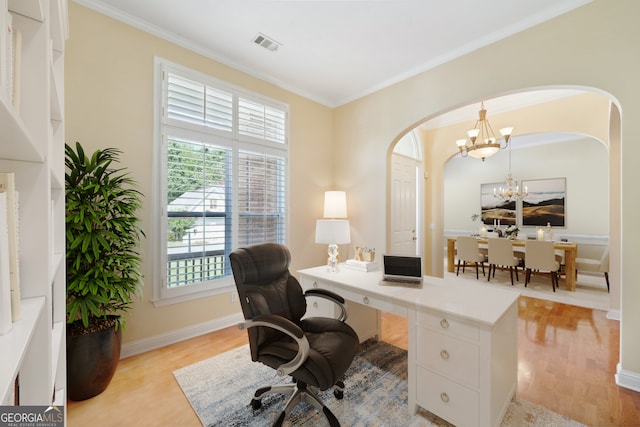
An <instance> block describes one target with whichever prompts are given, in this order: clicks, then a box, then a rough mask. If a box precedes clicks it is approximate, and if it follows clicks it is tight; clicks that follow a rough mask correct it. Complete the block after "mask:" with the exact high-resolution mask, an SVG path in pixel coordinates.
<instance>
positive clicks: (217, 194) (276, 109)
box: [154, 60, 288, 302]
mask: <svg viewBox="0 0 640 427" xmlns="http://www.w3.org/2000/svg"><path fill="white" fill-rule="evenodd" d="M156 84H157V86H158V89H157V90H158V92H157V93H158V94H159V95H160V96H158V99H159V101H158V102H157V109H156V111H157V123H158V137H157V159H158V161H157V169H156V171H157V172H156V177H157V178H158V179H156V185H157V188H156V190H157V191H156V194H158V195H159V197H158V200H159V205H158V206H157V212H158V215H157V216H158V219H157V235H158V236H159V245H160V249H159V252H160V253H159V254H158V256H157V257H156V258H157V261H158V264H159V268H156V269H154V271H156V272H158V273H159V274H160V275H161V277H160V280H155V281H154V282H155V283H156V288H155V290H154V292H155V295H154V299H155V300H156V302H162V301H173V300H175V301H180V300H184V299H187V298H193V297H194V296H199V295H202V294H203V293H204V294H211V293H216V292H221V291H226V290H228V287H229V286H231V285H232V283H233V281H232V279H231V270H230V266H229V253H230V252H231V251H232V250H233V249H234V248H237V247H241V246H247V245H252V244H256V243H262V242H277V243H283V244H284V243H285V240H286V225H287V218H286V208H285V207H286V194H287V187H288V183H287V181H288V179H287V170H288V167H287V163H288V144H287V134H288V107H287V106H286V105H284V104H281V103H278V102H275V101H273V100H269V99H266V98H264V97H261V96H259V95H256V94H252V93H248V92H246V91H243V90H241V89H239V88H236V87H233V86H231V85H228V84H226V83H224V82H220V81H218V80H215V79H213V78H211V77H208V76H203V75H201V74H198V73H195V72H193V71H191V70H188V69H186V68H184V67H180V66H177V65H175V64H171V63H168V62H166V61H163V60H158V61H157V72H156Z"/></svg>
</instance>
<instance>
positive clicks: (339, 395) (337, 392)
mask: <svg viewBox="0 0 640 427" xmlns="http://www.w3.org/2000/svg"><path fill="white" fill-rule="evenodd" d="M333 395H334V396H335V397H336V399H338V400H340V399H342V398H343V397H344V391H342V390H333Z"/></svg>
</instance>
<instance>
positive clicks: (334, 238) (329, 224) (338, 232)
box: [316, 219, 351, 245]
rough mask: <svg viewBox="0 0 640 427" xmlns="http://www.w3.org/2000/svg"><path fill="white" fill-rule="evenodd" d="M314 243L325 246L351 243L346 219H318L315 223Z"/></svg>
mask: <svg viewBox="0 0 640 427" xmlns="http://www.w3.org/2000/svg"><path fill="white" fill-rule="evenodd" d="M316 243H324V244H327V245H330V244H336V245H341V244H343V243H351V233H350V231H349V220H348V219H319V220H317V221H316Z"/></svg>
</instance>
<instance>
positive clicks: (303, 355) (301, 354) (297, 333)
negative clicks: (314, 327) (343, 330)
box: [238, 314, 309, 377]
mask: <svg viewBox="0 0 640 427" xmlns="http://www.w3.org/2000/svg"><path fill="white" fill-rule="evenodd" d="M256 326H264V327H267V328H272V329H276V330H278V331H280V332H282V333H284V334H286V335H289V336H290V337H291V338H293V340H294V341H295V342H296V344H298V353H297V354H296V355H295V357H294V358H293V359H291V360H290V361H289V362H287V363H285V364H282V365H280V366H279V367H278V369H277V370H276V371H277V372H278V375H279V376H281V377H283V376H285V375H289V374H290V373H291V372H293V371H295V370H296V369H298V368H299V367H300V366H301V365H302V364H303V363H304V362H305V360H307V357H308V355H309V341H308V340H307V337H306V336H305V334H304V332H303V331H302V329H300V327H299V326H298V325H296V324H295V323H293V322H292V321H291V320H289V319H287V318H286V317H282V316H278V315H276V314H265V315H261V316H256V317H254V318H253V319H250V320H245V321H244V322H242V323H240V324H238V328H239V329H241V330H244V329H248V328H253V327H256Z"/></svg>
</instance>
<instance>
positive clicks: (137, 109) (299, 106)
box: [65, 2, 333, 344]
mask: <svg viewBox="0 0 640 427" xmlns="http://www.w3.org/2000/svg"><path fill="white" fill-rule="evenodd" d="M69 15H70V16H69V21H70V38H69V40H68V42H67V45H66V57H65V71H66V73H65V79H66V88H65V98H66V107H65V124H66V140H67V142H70V143H73V142H74V141H80V142H81V143H82V144H83V145H84V146H85V148H86V149H87V151H93V150H94V149H96V148H104V147H117V148H119V149H121V150H122V151H123V154H122V163H123V165H124V166H127V167H129V168H130V169H131V172H132V175H133V177H134V178H135V179H136V180H137V181H138V182H139V184H140V189H141V191H142V193H143V194H144V195H145V200H144V207H143V211H142V218H143V227H144V229H145V232H146V234H147V239H146V240H145V242H144V246H143V250H142V255H143V258H144V264H143V273H144V276H145V283H144V289H143V298H142V300H141V301H140V302H139V303H137V304H136V305H135V306H134V309H133V310H132V312H131V313H130V315H129V316H128V322H127V329H126V330H125V335H124V341H125V344H126V343H129V342H132V341H139V340H144V339H150V338H153V337H155V336H159V335H163V334H168V333H171V332H173V331H175V330H180V329H183V328H189V327H193V326H194V325H199V324H202V323H206V322H210V321H211V320H212V319H216V318H220V317H224V316H227V315H230V314H233V313H238V312H239V309H240V308H239V305H238V304H237V303H231V299H230V296H229V294H224V295H219V296H214V297H209V298H204V299H200V300H195V301H191V302H185V303H180V304H174V305H170V306H164V307H155V306H154V305H153V303H152V301H151V300H152V296H153V290H152V281H153V280H154V275H153V263H152V259H151V256H150V254H151V248H152V247H153V246H152V245H154V244H157V242H156V241H155V236H154V233H153V229H152V218H153V216H152V212H153V210H152V207H153V203H154V200H153V197H152V189H153V183H152V168H153V164H152V159H153V143H154V140H153V136H154V132H153V85H154V82H153V72H154V70H153V64H154V56H159V57H162V58H165V59H168V60H170V61H174V62H176V63H180V64H182V65H185V66H187V67H191V68H193V69H196V70H198V71H201V72H204V73H207V74H209V75H212V76H214V77H216V78H219V79H222V80H225V81H227V82H229V83H231V84H234V85H237V86H241V87H243V88H246V89H249V90H252V91H255V92H257V93H260V94H262V95H266V96H269V97H272V98H275V99H277V100H279V101H282V102H285V103H288V104H289V106H290V117H291V129H290V135H289V136H290V172H291V175H292V177H294V178H293V179H291V187H290V201H291V203H290V204H289V212H288V213H289V216H290V230H289V242H290V246H291V249H292V252H293V269H294V270H295V269H299V268H303V267H310V266H313V265H317V264H319V263H321V262H323V259H324V253H325V251H326V248H324V247H323V246H322V245H316V244H315V243H314V236H313V231H314V230H315V219H316V218H319V217H320V216H321V215H322V203H323V197H324V190H328V189H332V184H333V173H332V166H331V162H330V153H331V144H332V120H333V112H332V111H331V110H330V109H328V108H326V107H323V106H321V105H319V104H317V103H314V102H312V101H309V100H307V99H305V98H302V97H299V96H296V95H293V94H291V93H290V92H287V91H284V90H282V89H279V88H277V87H275V86H273V85H270V84H266V83H264V82H263V81H260V80H258V79H255V78H252V77H249V76H247V75H246V74H243V73H240V72H238V71H236V70H233V69H231V68H229V67H226V66H223V65H221V64H219V63H216V62H214V61H211V60H209V59H206V58H204V57H202V56H200V55H198V54H195V53H193V52H190V51H187V50H185V49H183V48H180V47H177V46H175V45H173V44H171V43H168V42H166V41H163V40H160V39H158V38H156V37H153V36H151V35H148V34H146V33H143V32H141V31H139V30H136V29H134V28H132V27H130V26H127V25H124V24H122V23H120V22H117V21H115V20H112V19H110V18H107V17H105V16H104V15H101V14H98V13H96V12H93V11H91V10H90V9H87V8H84V7H82V6H79V5H77V4H76V3H75V2H69Z"/></svg>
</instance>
